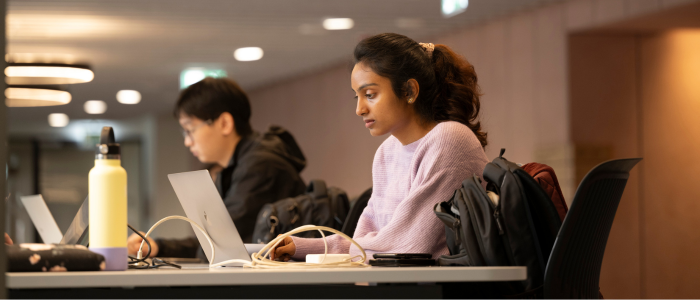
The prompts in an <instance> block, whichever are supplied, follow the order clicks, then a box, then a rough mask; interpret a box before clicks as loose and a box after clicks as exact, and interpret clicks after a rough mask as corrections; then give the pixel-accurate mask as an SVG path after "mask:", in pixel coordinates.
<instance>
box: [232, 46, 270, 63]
mask: <svg viewBox="0 0 700 300" xmlns="http://www.w3.org/2000/svg"><path fill="white" fill-rule="evenodd" d="M233 57H235V58H236V60H238V61H254V60H259V59H261V58H262V57H263V50H262V48H260V47H243V48H238V49H236V51H233Z"/></svg>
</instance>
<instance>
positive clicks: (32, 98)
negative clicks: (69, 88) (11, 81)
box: [5, 87, 71, 107]
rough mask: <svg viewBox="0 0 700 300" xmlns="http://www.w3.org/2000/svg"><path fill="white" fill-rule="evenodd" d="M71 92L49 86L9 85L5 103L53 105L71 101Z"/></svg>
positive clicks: (14, 104) (16, 105) (28, 105)
mask: <svg viewBox="0 0 700 300" xmlns="http://www.w3.org/2000/svg"><path fill="white" fill-rule="evenodd" d="M70 100H71V95H70V93H69V92H66V91H61V90H58V89H49V88H25V87H21V88H20V87H9V88H7V89H5V104H6V105H7V106H9V107H34V106H53V105H63V104H68V103H70Z"/></svg>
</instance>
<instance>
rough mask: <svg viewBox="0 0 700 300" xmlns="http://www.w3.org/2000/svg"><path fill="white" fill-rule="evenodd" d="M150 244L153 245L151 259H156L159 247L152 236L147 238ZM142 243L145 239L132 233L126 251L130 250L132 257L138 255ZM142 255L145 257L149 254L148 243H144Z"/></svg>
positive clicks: (127, 241)
mask: <svg viewBox="0 0 700 300" xmlns="http://www.w3.org/2000/svg"><path fill="white" fill-rule="evenodd" d="M141 234H143V235H145V234H146V233H145V232H143V231H142V232H141ZM147 239H148V242H149V243H151V255H150V257H154V256H156V255H158V245H157V244H156V241H154V240H153V239H152V238H151V237H150V236H149V237H147ZM141 241H143V239H142V238H141V237H140V236H139V235H138V234H135V233H132V234H131V236H129V238H128V239H127V240H126V249H127V250H128V252H129V254H130V255H136V252H139V246H141ZM141 250H142V251H141V253H142V254H143V255H146V253H148V245H146V243H143V248H141Z"/></svg>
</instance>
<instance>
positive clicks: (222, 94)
mask: <svg viewBox="0 0 700 300" xmlns="http://www.w3.org/2000/svg"><path fill="white" fill-rule="evenodd" d="M224 112H228V113H230V114H231V116H233V122H234V124H235V125H236V133H238V135H239V136H241V137H243V136H247V135H249V134H251V133H253V129H252V127H251V126H250V114H251V112H250V102H249V101H248V96H247V95H246V94H245V92H243V90H242V89H241V87H240V86H238V84H237V83H236V82H235V81H233V80H231V79H228V78H211V77H207V78H204V79H202V80H200V81H199V82H197V83H195V84H193V85H190V86H189V87H187V88H186V89H184V90H183V91H182V92H180V97H179V98H178V99H177V104H175V110H174V111H173V114H174V115H175V118H176V119H177V118H180V115H181V114H185V115H188V116H194V117H196V118H198V119H201V120H205V121H207V120H216V119H217V118H219V116H221V114H222V113H224Z"/></svg>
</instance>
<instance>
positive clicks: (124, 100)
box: [117, 90, 141, 104]
mask: <svg viewBox="0 0 700 300" xmlns="http://www.w3.org/2000/svg"><path fill="white" fill-rule="evenodd" d="M117 101H119V103H121V104H137V103H139V102H141V93H139V92H138V91H134V90H121V91H118V92H117Z"/></svg>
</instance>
